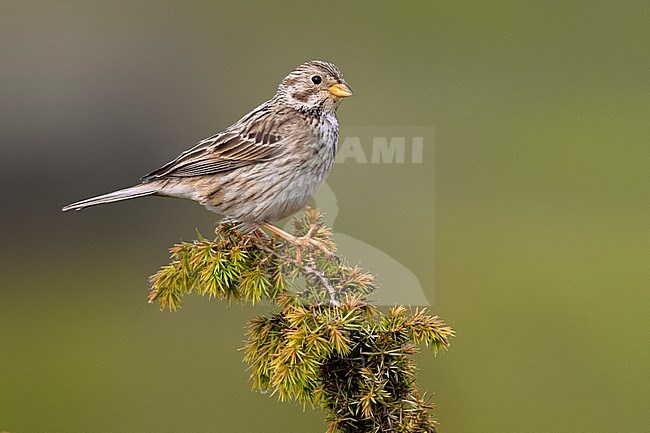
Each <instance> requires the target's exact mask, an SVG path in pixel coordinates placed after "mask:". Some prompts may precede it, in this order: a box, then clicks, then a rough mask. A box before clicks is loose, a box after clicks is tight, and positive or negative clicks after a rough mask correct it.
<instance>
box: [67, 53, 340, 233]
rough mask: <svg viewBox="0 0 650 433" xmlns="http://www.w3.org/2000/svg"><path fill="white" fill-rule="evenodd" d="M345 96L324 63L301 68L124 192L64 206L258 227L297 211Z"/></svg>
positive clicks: (326, 152) (334, 131)
mask: <svg viewBox="0 0 650 433" xmlns="http://www.w3.org/2000/svg"><path fill="white" fill-rule="evenodd" d="M350 95H352V91H351V90H350V88H349V86H348V85H347V83H346V82H345V80H344V79H343V75H342V74H341V72H340V71H339V70H338V68H337V67H336V66H334V65H333V64H331V63H327V62H323V61H319V60H314V61H310V62H306V63H303V64H302V65H300V66H298V67H297V68H296V69H295V70H294V71H293V72H291V73H290V74H289V75H288V76H287V77H286V78H284V80H282V82H281V83H280V85H279V87H278V90H277V93H276V94H275V96H274V97H273V98H272V99H270V100H269V101H267V102H265V103H263V104H262V105H260V106H259V107H257V108H255V109H254V110H253V111H251V112H250V113H248V114H247V115H245V116H244V117H242V118H241V119H240V120H239V121H237V122H236V123H234V124H233V125H232V126H230V127H228V128H227V129H225V130H224V131H222V132H219V133H217V134H215V135H213V136H211V137H208V138H206V139H204V140H201V141H200V142H199V143H197V144H196V146H194V147H192V148H191V149H189V150H187V151H185V152H183V153H182V154H180V155H179V156H178V157H177V158H176V159H174V160H173V161H171V162H169V163H167V164H165V165H164V166H162V167H161V168H159V169H158V170H155V171H153V172H151V173H149V174H148V175H146V176H144V177H143V178H142V180H143V182H142V183H141V184H139V185H135V186H132V187H130V188H126V189H122V190H119V191H115V192H112V193H108V194H104V195H100V196H98V197H93V198H89V199H86V200H82V201H79V202H76V203H72V204H70V205H68V206H65V207H64V208H63V211H67V210H71V209H74V210H80V209H83V208H85V207H89V206H94V205H98V204H104V203H112V202H115V201H121V200H128V199H131V198H136V197H142V196H147V195H157V196H166V197H177V198H186V199H190V200H195V201H197V202H199V203H201V204H202V205H204V206H205V207H207V208H208V209H210V210H212V211H214V212H216V213H218V214H221V215H223V216H224V217H226V218H227V219H229V220H234V221H241V222H243V223H246V224H251V225H255V226H256V225H260V224H263V223H268V222H273V221H277V220H279V219H282V218H284V217H286V216H289V215H291V214H293V213H295V212H297V211H298V210H300V209H301V208H303V207H304V206H305V205H306V204H307V202H308V201H309V198H310V197H311V196H312V194H313V193H314V192H315V191H316V190H317V189H318V188H319V187H320V186H321V185H322V184H323V182H324V181H325V178H326V177H327V175H328V174H329V172H330V170H331V168H332V164H333V162H334V156H335V154H336V150H337V146H338V122H337V119H336V109H337V108H338V106H339V103H340V101H341V99H342V98H344V97H347V96H350Z"/></svg>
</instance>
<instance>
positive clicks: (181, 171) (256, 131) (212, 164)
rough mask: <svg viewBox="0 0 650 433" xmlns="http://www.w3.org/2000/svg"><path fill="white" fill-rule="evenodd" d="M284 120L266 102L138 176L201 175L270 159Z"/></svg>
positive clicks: (280, 134) (146, 177)
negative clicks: (152, 169)
mask: <svg viewBox="0 0 650 433" xmlns="http://www.w3.org/2000/svg"><path fill="white" fill-rule="evenodd" d="M287 121H288V116H287V115H286V113H278V112H277V111H274V110H273V109H272V107H271V105H270V104H269V103H268V102H267V103H265V104H262V105H260V106H259V107H257V108H256V109H255V110H253V111H251V112H250V113H249V114H247V115H246V116H244V118H242V119H241V120H240V121H238V122H237V123H235V124H234V125H232V126H231V127H230V128H228V129H226V130H225V131H223V132H219V133H217V134H215V135H213V136H212V137H208V138H206V139H205V140H201V141H200V142H199V143H197V145H196V146H194V147H193V148H191V149H189V150H187V151H185V152H183V153H182V154H181V155H179V156H178V158H176V159H175V160H173V161H171V162H169V163H167V164H165V165H164V166H162V167H161V168H159V169H158V170H155V171H153V172H151V173H149V174H148V175H146V176H144V177H143V178H142V179H143V180H153V179H160V178H165V177H190V176H203V175H206V174H215V173H223V172H227V171H231V170H234V169H237V168H240V167H244V166H247V165H251V164H256V163H259V162H264V161H270V160H272V159H273V158H275V157H276V156H277V155H278V154H279V150H280V149H279V147H278V144H280V143H278V142H280V141H281V140H282V139H283V136H284V135H286V134H285V131H284V128H283V126H284V125H285V124H286V123H287Z"/></svg>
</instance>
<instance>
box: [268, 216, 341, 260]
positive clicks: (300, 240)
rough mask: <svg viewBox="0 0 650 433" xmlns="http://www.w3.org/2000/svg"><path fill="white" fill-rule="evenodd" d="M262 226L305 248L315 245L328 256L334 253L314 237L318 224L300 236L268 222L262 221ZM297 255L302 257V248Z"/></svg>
mask: <svg viewBox="0 0 650 433" xmlns="http://www.w3.org/2000/svg"><path fill="white" fill-rule="evenodd" d="M262 226H264V228H266V229H267V230H268V231H270V232H271V233H273V234H275V235H277V236H279V237H281V238H282V239H284V240H286V241H287V242H289V243H291V244H293V245H295V246H297V247H300V248H303V247H309V246H313V247H316V248H318V249H319V250H321V251H322V252H323V253H324V254H325V255H326V256H327V257H332V256H333V255H334V254H333V253H332V252H331V251H330V250H329V249H328V248H327V247H326V246H325V245H323V243H322V242H321V241H319V240H318V239H314V234H315V233H316V230H318V226H312V227H311V228H310V229H309V231H308V232H307V234H306V235H305V236H300V237H298V236H294V235H292V234H291V233H287V232H285V231H284V230H282V229H281V228H279V227H276V226H274V225H273V224H270V223H267V222H264V223H262ZM297 255H298V257H300V250H298V253H297Z"/></svg>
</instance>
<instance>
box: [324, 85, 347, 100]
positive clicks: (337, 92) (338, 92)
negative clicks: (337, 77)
mask: <svg viewBox="0 0 650 433" xmlns="http://www.w3.org/2000/svg"><path fill="white" fill-rule="evenodd" d="M327 91H328V92H330V93H331V94H332V95H334V96H338V97H339V98H346V97H348V96H352V89H350V87H348V85H347V84H335V85H333V86H331V87H329V88H328V89H327Z"/></svg>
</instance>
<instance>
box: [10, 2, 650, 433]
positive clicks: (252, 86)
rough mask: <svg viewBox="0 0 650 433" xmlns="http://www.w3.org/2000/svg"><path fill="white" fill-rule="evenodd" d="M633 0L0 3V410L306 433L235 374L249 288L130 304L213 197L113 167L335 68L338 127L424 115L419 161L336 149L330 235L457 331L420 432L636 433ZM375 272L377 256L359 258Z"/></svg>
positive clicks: (638, 33) (641, 168) (640, 147)
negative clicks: (213, 296) (388, 260)
mask: <svg viewBox="0 0 650 433" xmlns="http://www.w3.org/2000/svg"><path fill="white" fill-rule="evenodd" d="M648 16H650V8H649V3H648V2H641V1H640V2H632V1H630V2H614V1H610V2H593V1H589V2H588V1H573V2H554V1H553V2H532V1H526V2H514V1H511V2H503V1H501V2H489V3H488V2H422V3H416V2H409V3H397V2H395V3H377V2H375V3H365V2H364V3H362V2H356V3H343V2H327V3H325V2H322V3H321V2H319V3H304V2H287V3H285V2H269V3H244V2H241V3H240V4H234V3H230V4H222V3H220V2H207V1H204V2H96V1H79V2H72V1H56V2H54V1H52V2H37V1H3V2H0V41H2V42H0V59H1V61H0V101H1V103H0V131H1V134H0V140H1V145H2V158H1V159H0V166H1V170H0V188H2V206H1V209H2V212H1V214H0V218H1V224H0V227H1V230H2V239H3V243H2V248H1V250H0V251H1V260H0V275H1V278H0V284H1V286H0V287H1V298H0V431H2V430H6V431H9V432H11V433H27V432H52V433H58V432H61V433H64V432H65V433H76V432H108V431H110V432H138V431H143V432H145V431H156V432H161V433H162V432H227V431H239V432H296V433H297V432H321V431H324V430H325V427H326V426H325V425H324V424H323V421H322V419H323V414H322V413H320V412H318V411H313V410H310V409H308V410H307V411H306V412H303V411H302V409H301V407H299V406H297V405H295V404H287V403H280V402H278V401H276V400H275V399H274V398H272V397H269V396H268V395H262V394H259V393H254V392H251V391H250V383H249V382H248V381H247V378H248V373H247V372H246V366H245V365H244V364H243V363H242V362H241V358H242V353H241V352H238V351H237V349H238V348H239V347H240V346H241V345H242V338H243V332H244V327H245V324H246V321H247V320H248V319H250V318H251V317H253V316H254V315H257V314H261V313H263V312H264V311H265V308H264V307H256V308H252V307H241V306H236V305H233V306H230V307H228V306H226V304H225V303H223V302H219V301H208V300H207V299H202V298H196V297H189V298H187V299H186V300H185V304H184V305H185V306H184V308H183V309H182V310H181V311H180V312H177V313H174V314H170V313H167V312H164V313H162V312H160V311H159V310H158V309H157V308H156V307H155V306H150V305H148V304H147V303H146V296H147V291H148V283H147V277H148V276H149V275H150V274H152V273H153V272H155V271H156V270H157V269H158V267H159V266H160V265H162V264H164V263H165V262H166V260H167V248H168V247H169V246H171V245H172V244H173V243H174V242H176V241H178V240H180V239H185V240H190V239H193V238H194V236H195V229H197V228H198V229H199V230H201V231H202V232H203V233H205V234H209V233H210V232H211V230H212V229H213V227H214V223H215V221H216V219H217V217H216V216H215V215H213V214H211V213H209V212H207V211H205V210H204V209H203V208H201V207H200V206H197V205H196V204H194V203H191V202H184V201H172V200H163V199H153V198H150V199H141V200H136V201H131V202H127V203H122V204H115V205H111V206H105V207H99V208H94V209H90V210H87V211H84V212H81V213H72V214H70V213H67V214H63V213H61V212H60V210H59V209H60V208H61V206H62V205H64V204H67V203H69V202H72V201H75V200H78V199H82V198H86V197H88V196H91V195H95V194H99V193H102V192H107V191H109V190H112V189H116V188H119V187H124V186H127V185H129V184H131V183H133V182H135V181H137V179H138V178H139V177H140V176H141V175H143V174H145V173H147V172H149V171H150V170H152V169H154V168H156V167H158V166H160V165H161V164H163V163H165V162H167V161H168V160H169V159H171V158H173V157H174V156H176V155H177V154H178V153H179V152H180V151H182V150H184V149H185V148H187V147H189V146H191V145H192V144H193V143H195V142H196V141H198V140H200V139H202V138H204V137H206V136H208V135H210V134H212V133H213V132H216V131H218V130H220V129H222V128H224V127H226V126H228V125H229V124H230V123H232V122H233V121H235V120H237V119H238V118H239V117H241V116H242V115H243V114H245V113H246V112H248V111H249V110H250V109H251V108H253V107H254V106H256V105H257V104H259V103H260V102H262V101H264V100H266V99H267V98H269V97H271V96H272V94H273V93H274V92H275V89H276V86H277V84H278V82H279V81H280V80H281V79H282V77H284V75H285V74H286V73H288V72H289V71H290V70H291V69H292V68H293V67H295V66H296V65H298V64H300V63H302V62H303V61H305V60H308V59H313V58H318V59H326V60H330V61H332V62H334V63H336V64H337V65H338V66H339V67H340V68H341V70H342V71H343V73H344V75H345V77H346V79H347V81H348V82H349V83H350V85H351V86H352V88H353V89H354V91H355V96H354V97H353V98H350V99H349V100H346V101H344V103H343V104H342V106H341V108H340V110H339V120H340V123H341V134H342V135H345V134H346V127H348V126H352V125H361V126H375V125H376V126H378V127H380V126H381V127H383V126H385V125H432V126H434V127H435V131H436V140H435V145H433V143H429V144H428V145H427V146H426V147H425V149H424V154H423V164H403V165H398V164H392V165H389V164H375V165H372V164H365V165H363V164H354V163H351V164H339V165H337V166H336V167H335V169H334V171H333V172H332V174H331V176H330V179H329V182H328V183H329V185H330V186H331V187H332V189H333V190H334V192H335V194H336V197H337V200H338V206H339V214H338V217H337V219H336V223H335V230H336V231H337V232H341V233H345V234H347V235H349V236H353V237H355V238H357V239H360V240H362V241H364V242H367V243H368V244H372V245H373V246H375V247H376V248H379V249H381V250H382V251H384V252H386V253H387V254H389V255H390V256H392V257H393V258H395V259H396V260H398V261H399V262H401V263H402V264H404V265H405V266H407V267H408V268H409V269H410V270H411V271H413V273H414V274H415V275H417V276H418V278H419V279H420V282H421V284H422V286H423V287H424V288H425V289H426V290H429V291H430V293H428V296H429V299H430V300H431V301H432V303H433V307H432V309H433V311H434V312H435V313H437V314H439V315H441V316H442V317H443V318H444V319H445V320H446V321H447V322H448V323H449V324H451V325H452V326H453V327H454V328H455V329H456V330H457V333H458V335H457V337H456V338H455V339H454V340H453V343H452V346H451V349H450V351H449V352H447V353H444V354H442V355H440V356H438V357H434V356H433V355H432V354H431V353H429V352H426V351H425V352H424V353H422V354H420V355H418V357H417V362H418V364H419V367H420V369H421V370H420V373H419V384H420V387H421V389H422V390H427V391H429V392H433V393H434V396H433V397H434V400H435V401H436V403H437V404H438V406H439V407H438V408H437V410H436V414H437V416H438V418H439V420H440V422H441V427H440V431H441V432H472V433H480V432H486V433H493V432H502V433H504V432H512V433H515V432H516V433H521V432H531V433H532V432H549V431H557V432H576V433H578V432H610V431H616V432H624V433H633V432H646V431H648V425H650V416H649V413H650V412H649V411H648V400H647V399H648V393H649V383H650V377H649V373H648V371H649V368H648V365H650V362H649V361H650V357H649V349H648V345H647V338H648V329H649V321H648V315H649V314H648V313H649V305H650V303H649V301H650V299H649V298H648V289H649V286H650V266H649V263H650V181H649V176H648V173H649V169H650V151H649V150H650V147H649V137H650V130H649V129H650V128H649V124H650V122H649V120H650V108H649V107H650V104H649V98H648V97H649V95H650V92H649V90H650V88H649V87H650V85H649V84H650V80H649V79H648V72H649V71H650V54H649V53H650V32H649V31H648ZM369 271H371V272H378V271H379V270H376V269H375V270H373V269H369Z"/></svg>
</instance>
